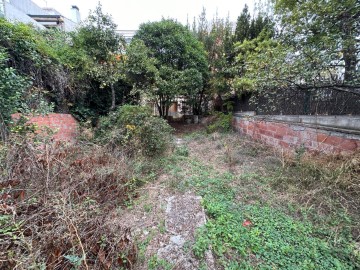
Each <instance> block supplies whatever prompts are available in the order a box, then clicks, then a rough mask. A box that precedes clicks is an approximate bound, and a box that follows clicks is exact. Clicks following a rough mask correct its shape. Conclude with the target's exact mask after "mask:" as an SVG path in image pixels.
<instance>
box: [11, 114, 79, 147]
mask: <svg viewBox="0 0 360 270" xmlns="http://www.w3.org/2000/svg"><path fill="white" fill-rule="evenodd" d="M12 117H13V119H17V118H19V117H20V115H19V114H14V115H13V116H12ZM27 123H29V124H36V125H37V126H38V127H39V128H41V127H48V128H51V129H52V130H53V131H54V132H55V134H54V135H53V138H54V139H55V140H57V141H73V140H75V139H76V137H77V135H78V133H77V128H78V123H77V121H76V120H75V118H74V117H73V116H72V115H71V114H61V113H50V114H48V115H45V116H34V117H30V119H29V121H28V122H27Z"/></svg>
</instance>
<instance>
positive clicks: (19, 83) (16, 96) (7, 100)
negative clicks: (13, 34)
mask: <svg viewBox="0 0 360 270" xmlns="http://www.w3.org/2000/svg"><path fill="white" fill-rule="evenodd" d="M7 61H8V54H7V53H6V52H5V50H4V49H3V48H2V47H1V46H0V108H1V112H0V113H1V116H2V117H3V118H4V121H5V122H6V123H7V122H8V121H9V120H10V116H11V114H12V113H15V112H17V110H18V109H19V108H20V103H21V96H22V94H23V92H24V91H25V90H26V89H27V88H28V86H29V82H28V81H27V79H26V78H25V77H24V76H21V75H19V74H18V72H17V71H16V70H15V69H13V68H11V67H7V66H6V62H7Z"/></svg>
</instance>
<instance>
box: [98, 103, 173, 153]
mask: <svg viewBox="0 0 360 270" xmlns="http://www.w3.org/2000/svg"><path fill="white" fill-rule="evenodd" d="M171 132H172V128H171V127H170V126H169V124H168V123H167V122H166V121H165V120H164V119H161V118H158V117H154V116H152V114H151V110H150V109H149V108H147V107H142V106H133V105H124V106H122V107H120V108H119V109H118V110H117V111H116V112H114V113H111V114H110V115H109V116H107V117H103V118H101V119H100V122H99V125H98V128H97V130H96V133H95V138H96V140H97V141H98V142H100V143H103V144H109V145H111V146H112V147H118V146H121V147H124V149H126V151H128V152H129V153H130V154H134V153H135V152H141V153H142V154H144V155H146V156H157V155H161V154H162V153H164V152H165V150H166V149H167V147H168V146H169V144H170V142H171Z"/></svg>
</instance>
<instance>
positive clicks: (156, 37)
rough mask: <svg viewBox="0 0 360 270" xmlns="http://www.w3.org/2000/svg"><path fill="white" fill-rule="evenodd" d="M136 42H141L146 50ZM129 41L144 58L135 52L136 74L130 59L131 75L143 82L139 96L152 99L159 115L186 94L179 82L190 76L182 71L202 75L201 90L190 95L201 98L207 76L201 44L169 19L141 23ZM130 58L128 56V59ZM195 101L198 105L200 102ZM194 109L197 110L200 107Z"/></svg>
mask: <svg viewBox="0 0 360 270" xmlns="http://www.w3.org/2000/svg"><path fill="white" fill-rule="evenodd" d="M136 40H141V41H142V42H143V44H144V45H145V46H146V49H144V48H143V46H142V45H141V44H140V43H138V41H136ZM132 42H137V44H136V45H134V46H137V47H138V48H139V49H141V50H143V51H145V52H146V54H147V57H145V55H144V54H140V53H139V55H138V56H137V57H140V58H141V59H142V62H141V64H140V66H141V67H140V69H139V70H138V71H137V72H134V71H135V70H136V69H137V68H139V66H138V67H136V65H135V62H134V61H133V60H131V61H132V63H133V64H132V71H131V72H132V75H131V76H132V77H134V76H139V74H140V75H141V76H140V77H142V79H141V81H144V82H146V87H144V89H143V90H145V91H143V93H145V94H147V96H149V97H152V100H153V101H154V102H155V103H156V105H157V108H158V111H159V114H160V116H162V117H166V116H167V115H168V110H169V107H170V105H171V103H172V102H173V101H174V99H175V97H177V96H179V95H184V94H186V89H184V85H183V84H182V81H184V77H186V75H187V74H190V73H188V72H186V71H187V70H189V69H194V70H197V71H198V72H199V73H200V74H201V75H202V78H203V79H202V87H200V88H197V89H199V92H196V93H193V94H194V95H199V96H201V95H202V89H203V84H204V81H205V78H206V76H207V60H206V53H205V51H204V49H203V47H202V45H201V43H200V42H199V41H197V40H196V38H195V37H194V36H193V35H192V34H191V32H190V31H189V30H188V29H187V28H186V27H185V26H183V25H181V24H179V23H177V22H176V21H174V20H171V19H168V20H165V19H163V20H161V21H159V22H152V23H145V24H142V25H140V28H139V31H138V32H137V34H136V35H135V37H134V39H133V41H132ZM141 47H142V48H141ZM134 57H135V55H133V53H132V58H133V59H134ZM129 58H130V57H129ZM129 60H130V59H129ZM140 70H142V71H140ZM147 75H151V76H147ZM149 78H150V80H149ZM197 100H198V102H201V100H202V99H201V98H199V99H197ZM194 107H196V108H199V107H201V104H200V105H197V106H194Z"/></svg>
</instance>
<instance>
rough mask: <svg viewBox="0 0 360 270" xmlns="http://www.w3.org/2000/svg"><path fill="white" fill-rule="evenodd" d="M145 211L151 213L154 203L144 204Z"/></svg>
mask: <svg viewBox="0 0 360 270" xmlns="http://www.w3.org/2000/svg"><path fill="white" fill-rule="evenodd" d="M144 211H145V212H146V213H150V212H151V211H152V205H150V204H145V205H144Z"/></svg>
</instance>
